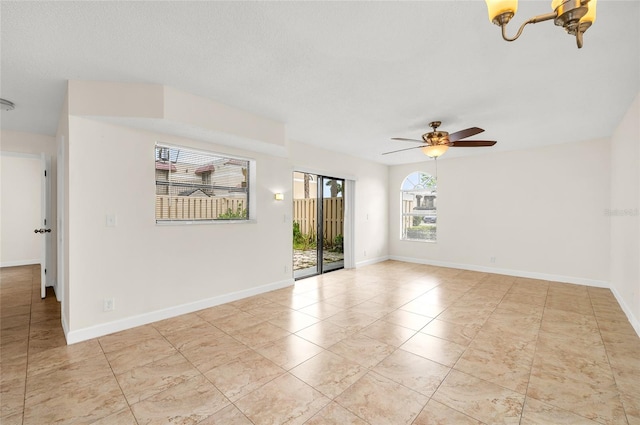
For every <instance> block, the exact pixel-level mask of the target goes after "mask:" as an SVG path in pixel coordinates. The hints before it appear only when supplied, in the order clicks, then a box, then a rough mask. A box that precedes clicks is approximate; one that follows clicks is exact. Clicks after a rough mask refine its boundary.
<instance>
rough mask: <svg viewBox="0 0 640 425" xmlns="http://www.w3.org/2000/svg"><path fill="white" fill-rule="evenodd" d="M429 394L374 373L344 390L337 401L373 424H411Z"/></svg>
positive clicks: (368, 374)
mask: <svg viewBox="0 0 640 425" xmlns="http://www.w3.org/2000/svg"><path fill="white" fill-rule="evenodd" d="M427 401H428V397H427V396H425V395H423V394H420V393H417V392H415V391H412V390H410V389H409V388H407V387H404V386H402V385H400V384H398V383H396V382H393V381H391V380H390V379H387V378H385V377H383V376H381V375H378V374H376V373H373V372H369V373H367V374H366V375H365V376H363V377H362V378H360V379H359V380H358V381H357V382H356V383H355V384H353V385H352V386H351V387H349V388H348V389H347V390H346V391H344V392H343V393H342V394H341V395H340V396H338V398H336V402H337V403H338V404H340V405H341V406H343V407H345V408H347V409H348V410H350V411H352V412H353V413H355V414H356V415H357V416H359V417H361V418H363V419H364V420H365V421H366V422H368V423H369V424H371V425H378V424H380V425H382V424H385V425H386V424H390V423H391V424H394V425H403V424H410V423H411V422H413V420H414V419H415V418H416V417H417V416H418V414H419V413H420V410H422V406H424V405H425V404H426V402H427Z"/></svg>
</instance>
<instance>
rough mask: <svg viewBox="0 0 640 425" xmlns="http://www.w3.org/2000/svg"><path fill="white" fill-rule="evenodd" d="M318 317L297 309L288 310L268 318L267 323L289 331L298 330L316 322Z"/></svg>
mask: <svg viewBox="0 0 640 425" xmlns="http://www.w3.org/2000/svg"><path fill="white" fill-rule="evenodd" d="M319 321H320V319H318V318H316V317H313V316H310V315H308V314H305V313H300V312H298V311H294V310H289V311H287V312H284V313H280V314H277V315H275V316H273V317H272V318H270V319H269V323H271V324H272V325H276V326H278V327H279V328H282V329H284V330H287V331H289V332H298V331H300V330H302V329H304V328H308V327H309V326H311V325H313V324H315V323H318V322H319Z"/></svg>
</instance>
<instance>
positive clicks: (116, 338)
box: [98, 325, 161, 353]
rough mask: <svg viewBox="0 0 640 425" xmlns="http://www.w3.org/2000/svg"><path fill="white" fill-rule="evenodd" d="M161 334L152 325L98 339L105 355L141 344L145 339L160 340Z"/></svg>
mask: <svg viewBox="0 0 640 425" xmlns="http://www.w3.org/2000/svg"><path fill="white" fill-rule="evenodd" d="M160 336H161V335H160V333H159V332H158V330H157V329H156V328H154V327H153V326H151V325H145V326H138V327H137V328H133V329H128V330H126V331H122V332H117V333H114V334H111V335H107V336H103V337H101V338H98V342H99V343H100V346H101V347H102V350H103V351H104V352H105V353H108V352H110V351H115V350H119V349H122V348H124V347H129V346H132V345H136V344H139V343H140V342H142V341H143V340H145V339H151V338H158V337H160Z"/></svg>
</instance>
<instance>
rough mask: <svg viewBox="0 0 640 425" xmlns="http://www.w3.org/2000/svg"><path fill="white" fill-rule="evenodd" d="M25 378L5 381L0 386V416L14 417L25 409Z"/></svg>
mask: <svg viewBox="0 0 640 425" xmlns="http://www.w3.org/2000/svg"><path fill="white" fill-rule="evenodd" d="M24 395H25V378H24V377H23V378H16V379H12V380H6V381H3V382H2V383H1V384H0V416H12V415H15V414H19V413H22V411H23V409H24Z"/></svg>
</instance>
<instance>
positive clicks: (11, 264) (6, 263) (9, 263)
mask: <svg viewBox="0 0 640 425" xmlns="http://www.w3.org/2000/svg"><path fill="white" fill-rule="evenodd" d="M36 264H40V259H39V258H37V259H35V260H10V261H3V262H1V263H0V267H17V266H33V265H36Z"/></svg>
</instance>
